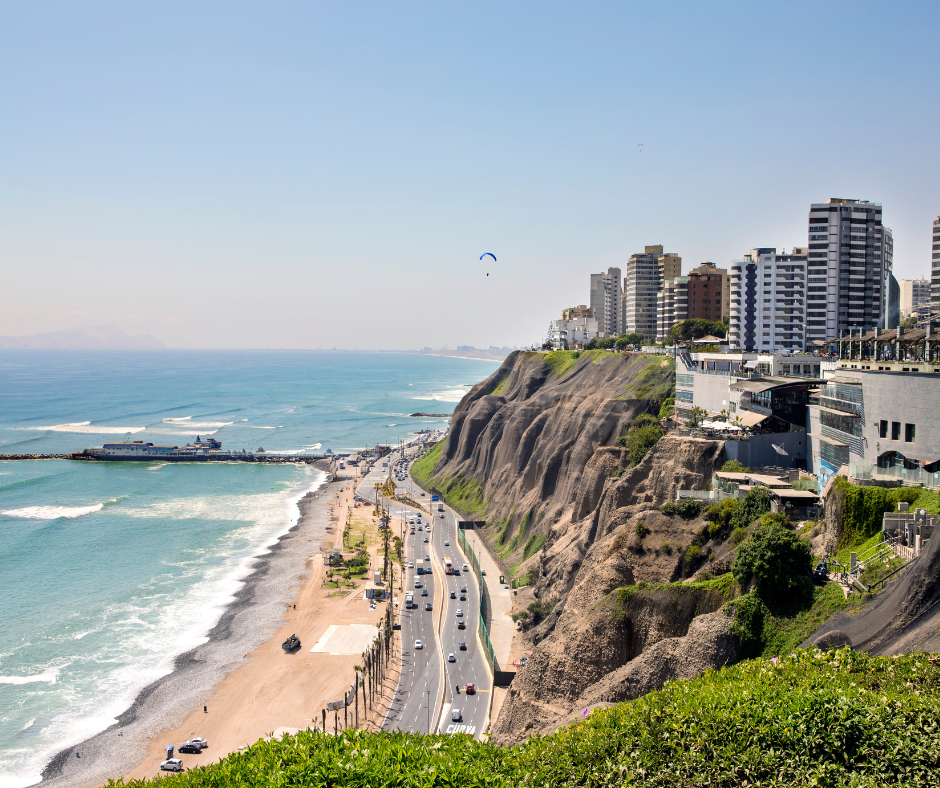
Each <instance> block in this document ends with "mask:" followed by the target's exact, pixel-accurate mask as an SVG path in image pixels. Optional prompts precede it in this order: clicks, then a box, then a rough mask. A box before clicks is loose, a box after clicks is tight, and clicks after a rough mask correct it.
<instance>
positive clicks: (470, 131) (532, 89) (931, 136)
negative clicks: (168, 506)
mask: <svg viewBox="0 0 940 788" xmlns="http://www.w3.org/2000/svg"><path fill="white" fill-rule="evenodd" d="M938 22H940V7H938V6H937V5H936V4H929V3H925V2H913V3H908V4H905V5H902V6H885V5H884V4H878V5H875V4H874V3H852V4H848V3H830V4H826V5H819V4H812V5H811V4H809V3H802V2H798V3H790V4H785V5H774V6H765V5H762V4H760V5H755V4H741V3H717V4H708V5H700V4H693V3H669V4H645V5H625V4H620V3H593V4H577V5H571V6H565V5H544V4H539V3H531V2H525V3H516V4H512V5H509V6H507V5H505V4H497V3H483V4H477V5H475V6H473V7H472V8H464V7H457V6H442V5H439V4H433V3H412V4H408V5H402V6H397V5H396V6H391V5H385V4H378V3H372V4H368V3H344V4H341V5H331V4H326V3H299V2H293V3H286V4H282V5H279V6H277V7H264V8H259V7H255V6H246V5H243V4H222V3H207V4H201V5H198V6H192V5H191V4H182V3H178V2H177V3H164V4H160V5H159V6H154V7H142V6H128V5H126V4H120V3H116V2H99V3H86V4H81V5H80V6H79V5H75V4H69V3H62V2H30V3H25V2H18V3H17V2H14V3H5V4H4V5H3V7H2V8H0V42H2V45H3V46H2V50H3V52H4V54H5V58H6V62H7V68H5V69H3V70H2V73H0V91H2V93H0V95H2V97H3V99H4V108H5V111H4V115H3V120H2V121H0V134H2V139H3V141H4V145H2V146H0V164H2V166H0V187H2V194H3V198H2V199H3V206H2V207H3V210H2V212H0V259H2V260H3V274H4V285H5V286H4V287H3V289H2V291H0V335H25V334H33V333H40V332H47V331H57V330H63V329H73V328H79V327H82V326H92V325H94V326H99V325H111V326H116V327H119V328H121V329H122V330H123V331H125V332H126V333H128V334H142V333H148V334H153V335H154V336H155V337H157V338H158V339H160V340H161V341H162V342H164V343H165V344H166V345H167V346H170V347H175V348H188V347H192V348H220V349H223V348H232V349H235V348H239V349H241V348H244V349H250V348H298V349H300V348H311V349H312V348H317V347H319V348H331V347H334V346H335V347H338V348H344V349H361V350H370V349H379V348H384V349H388V350H394V349H399V350H406V349H420V348H422V347H424V346H430V347H438V348H439V347H442V346H444V345H445V344H446V345H449V346H451V347H453V346H454V345H457V344H462V345H463V344H465V345H475V346H477V347H483V348H485V347H488V346H490V345H495V346H513V345H519V346H522V345H529V344H531V343H533V342H536V341H540V340H541V339H542V337H544V334H545V330H546V328H547V325H548V322H549V320H551V319H552V318H555V317H558V316H559V313H560V310H561V309H562V308H564V307H568V306H574V305H577V304H584V303H587V301H588V282H589V274H590V273H596V272H598V271H602V270H606V269H607V268H608V267H609V266H620V267H625V265H626V261H627V258H628V257H629V256H630V254H632V253H634V252H636V251H642V249H643V247H644V246H645V245H652V244H663V245H664V247H665V249H666V251H670V252H676V253H678V254H680V255H682V258H683V272H685V271H687V270H688V269H689V268H690V267H693V266H696V265H698V264H699V263H700V262H702V261H704V260H710V261H713V262H715V263H717V264H718V265H719V266H727V264H728V263H729V262H730V260H731V259H734V258H738V257H740V256H741V255H742V254H744V253H746V252H747V251H748V250H750V249H752V248H755V247H759V246H776V247H777V248H782V247H786V248H788V249H789V248H791V247H793V246H802V245H805V244H806V242H807V233H806V228H807V212H808V209H809V205H810V203H812V202H821V201H824V200H826V199H828V198H830V197H855V198H859V199H867V200H871V201H875V202H880V203H882V204H883V206H884V222H885V224H886V225H887V226H889V227H891V228H892V230H893V232H894V242H895V275H896V276H897V277H898V278H899V279H900V278H917V277H919V276H925V277H927V278H929V277H930V256H931V248H930V247H931V238H930V227H931V222H932V220H933V219H934V218H935V217H936V216H938V215H940V162H938V156H937V155H936V151H937V143H936V138H937V132H936V129H937V128H938V127H940V123H938V115H940V102H937V101H936V100H935V99H934V98H933V95H934V91H935V86H936V84H937V77H938V75H940V64H938V59H940V55H938V50H937V47H936V39H937V33H938V30H940V27H938ZM640 143H643V147H642V149H640V147H639V144H640ZM484 252H492V253H493V254H495V255H496V257H497V258H498V262H497V263H492V261H489V262H481V261H480V260H479V257H480V255H481V254H483V253H484ZM487 260H489V258H487ZM487 273H488V274H489V276H487V275H486V274H487Z"/></svg>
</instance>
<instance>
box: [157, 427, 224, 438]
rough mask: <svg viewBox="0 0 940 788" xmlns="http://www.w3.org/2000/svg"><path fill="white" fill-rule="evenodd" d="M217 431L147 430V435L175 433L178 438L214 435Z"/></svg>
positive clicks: (171, 434)
mask: <svg viewBox="0 0 940 788" xmlns="http://www.w3.org/2000/svg"><path fill="white" fill-rule="evenodd" d="M187 426H189V425H187ZM217 432H218V430H198V431H197V430H192V431H190V430H147V434H148V435H170V436H173V435H175V436H177V437H180V438H190V437H195V436H197V435H215V434H216V433H217Z"/></svg>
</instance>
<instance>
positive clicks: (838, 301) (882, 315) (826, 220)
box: [806, 197, 894, 343]
mask: <svg viewBox="0 0 940 788" xmlns="http://www.w3.org/2000/svg"><path fill="white" fill-rule="evenodd" d="M881 210H882V209H881V204H880V203H874V202H868V201H867V200H855V199H840V198H835V197H833V198H831V199H829V200H826V202H824V203H813V204H812V205H811V206H810V210H809V252H808V264H807V269H808V277H809V282H808V284H809V285H810V287H811V292H812V293H813V295H814V296H815V297H814V298H812V299H809V300H808V301H807V310H806V339H807V342H810V343H811V342H814V341H823V340H832V339H836V338H838V337H839V335H840V334H841V333H843V332H846V331H848V330H856V331H857V330H859V329H861V330H862V331H873V330H874V329H876V328H880V327H883V326H884V325H885V323H886V320H887V313H888V308H889V302H888V297H889V292H888V285H889V277H890V276H891V273H892V269H893V267H894V243H893V237H892V234H891V230H890V229H889V228H887V227H885V226H884V225H883V224H882V214H881Z"/></svg>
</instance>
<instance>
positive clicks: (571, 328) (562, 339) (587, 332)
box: [548, 309, 598, 350]
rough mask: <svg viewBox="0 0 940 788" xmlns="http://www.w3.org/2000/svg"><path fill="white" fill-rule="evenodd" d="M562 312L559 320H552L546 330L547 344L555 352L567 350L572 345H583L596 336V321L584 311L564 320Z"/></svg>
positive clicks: (588, 312) (568, 311) (567, 310)
mask: <svg viewBox="0 0 940 788" xmlns="http://www.w3.org/2000/svg"><path fill="white" fill-rule="evenodd" d="M570 312H571V310H569V309H566V310H564V312H562V319H561V320H553V321H552V323H551V325H550V326H549V329H548V342H549V344H551V346H552V347H553V348H554V349H555V350H567V349H569V348H571V347H573V346H574V345H583V344H584V343H585V342H587V341H589V340H591V339H594V338H595V337H597V336H598V326H597V320H596V319H595V318H594V317H593V316H592V315H591V314H590V312H591V310H590V309H588V310H586V312H587V314H585V313H582V314H580V315H578V316H576V317H570V318H565V317H564V315H565V314H566V313H570Z"/></svg>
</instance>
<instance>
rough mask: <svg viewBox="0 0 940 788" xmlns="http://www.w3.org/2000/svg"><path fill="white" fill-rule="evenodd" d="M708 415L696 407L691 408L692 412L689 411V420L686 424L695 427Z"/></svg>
mask: <svg viewBox="0 0 940 788" xmlns="http://www.w3.org/2000/svg"><path fill="white" fill-rule="evenodd" d="M707 415H708V414H707V413H706V412H705V411H704V410H702V409H701V408H700V407H699V406H698V405H695V406H693V407H692V410H691V411H689V419H688V421H687V422H686V424H688V425H689V426H690V427H697V426H698V425H699V424H701V423H702V421H703V420H704V419H705V417H706V416H707Z"/></svg>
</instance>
